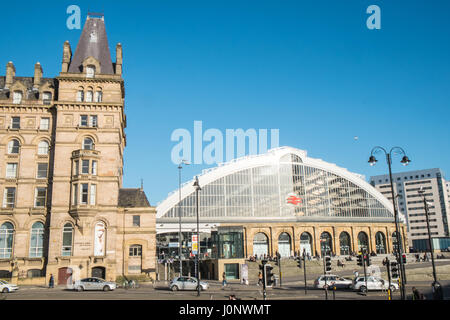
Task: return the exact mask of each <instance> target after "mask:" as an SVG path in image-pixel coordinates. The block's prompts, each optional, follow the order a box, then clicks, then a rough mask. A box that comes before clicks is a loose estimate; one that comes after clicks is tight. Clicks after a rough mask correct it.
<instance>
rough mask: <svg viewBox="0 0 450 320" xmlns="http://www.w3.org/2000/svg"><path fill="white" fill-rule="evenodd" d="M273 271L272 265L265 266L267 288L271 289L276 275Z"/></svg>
mask: <svg viewBox="0 0 450 320" xmlns="http://www.w3.org/2000/svg"><path fill="white" fill-rule="evenodd" d="M272 270H273V267H272V266H271V265H270V264H266V265H265V266H264V271H265V280H266V287H271V286H272V285H273V283H274V282H275V281H274V280H275V279H274V274H273V273H272Z"/></svg>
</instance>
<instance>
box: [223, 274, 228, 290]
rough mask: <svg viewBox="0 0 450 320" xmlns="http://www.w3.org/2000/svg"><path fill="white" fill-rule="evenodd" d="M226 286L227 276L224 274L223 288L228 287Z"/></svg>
mask: <svg viewBox="0 0 450 320" xmlns="http://www.w3.org/2000/svg"><path fill="white" fill-rule="evenodd" d="M226 285H227V276H226V274H225V272H224V273H222V288H224V287H226Z"/></svg>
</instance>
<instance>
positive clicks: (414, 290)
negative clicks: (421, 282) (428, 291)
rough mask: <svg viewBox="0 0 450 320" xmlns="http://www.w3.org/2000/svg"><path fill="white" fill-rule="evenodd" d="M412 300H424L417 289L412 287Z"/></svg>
mask: <svg viewBox="0 0 450 320" xmlns="http://www.w3.org/2000/svg"><path fill="white" fill-rule="evenodd" d="M412 293H413V295H412V299H413V300H423V295H422V294H421V293H420V292H419V290H417V288H416V287H412Z"/></svg>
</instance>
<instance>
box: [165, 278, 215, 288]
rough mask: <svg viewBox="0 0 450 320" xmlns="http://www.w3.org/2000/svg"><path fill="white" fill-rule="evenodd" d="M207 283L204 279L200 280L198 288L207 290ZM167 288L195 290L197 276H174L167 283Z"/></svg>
mask: <svg viewBox="0 0 450 320" xmlns="http://www.w3.org/2000/svg"><path fill="white" fill-rule="evenodd" d="M208 288H209V284H208V283H207V282H204V281H200V289H201V290H208ZM169 289H170V290H172V291H177V290H197V278H193V277H176V278H174V279H173V280H172V281H170V283H169Z"/></svg>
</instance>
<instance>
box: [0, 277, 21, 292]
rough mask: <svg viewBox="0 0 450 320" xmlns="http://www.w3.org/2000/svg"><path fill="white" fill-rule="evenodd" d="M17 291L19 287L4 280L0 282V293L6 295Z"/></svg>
mask: <svg viewBox="0 0 450 320" xmlns="http://www.w3.org/2000/svg"><path fill="white" fill-rule="evenodd" d="M17 290H19V287H18V286H17V285H15V284H12V283H8V282H6V281H5V280H0V292H3V293H8V292H13V291H17Z"/></svg>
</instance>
